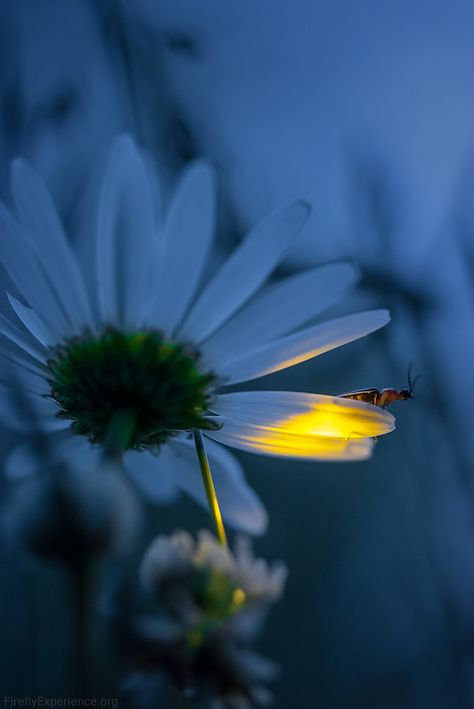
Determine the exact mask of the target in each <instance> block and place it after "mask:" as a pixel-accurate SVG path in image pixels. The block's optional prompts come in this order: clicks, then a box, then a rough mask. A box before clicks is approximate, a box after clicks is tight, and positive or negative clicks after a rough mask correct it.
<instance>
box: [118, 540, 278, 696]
mask: <svg viewBox="0 0 474 709" xmlns="http://www.w3.org/2000/svg"><path fill="white" fill-rule="evenodd" d="M286 573H287V572H286V567H285V565H284V564H282V563H281V562H276V563H273V564H269V563H267V561H265V560H264V559H257V558H255V557H254V555H253V551H252V547H251V544H250V541H249V539H247V538H243V537H241V538H239V539H238V541H237V546H236V550H235V552H232V551H231V550H230V549H229V548H228V547H225V546H223V545H222V544H221V543H220V542H219V541H218V540H217V539H216V538H215V537H214V536H213V535H211V534H210V533H209V532H208V531H206V530H202V531H201V532H199V533H198V535H197V539H194V538H193V537H192V536H191V535H190V534H188V533H187V532H182V531H177V532H174V533H173V534H171V535H170V536H159V537H157V538H156V539H155V540H154V541H153V542H152V543H151V545H150V546H149V548H148V550H147V551H146V553H145V556H144V558H143V561H142V564H141V566H140V577H141V581H142V584H143V585H144V587H145V589H146V590H147V591H148V592H149V593H150V594H151V596H152V599H153V600H154V601H155V604H156V607H154V606H153V605H151V604H150V603H148V604H147V609H148V610H147V615H142V616H140V617H138V618H137V620H136V621H135V622H134V623H133V626H132V636H134V639H135V645H136V647H137V649H138V650H139V652H138V653H137V667H136V669H137V670H138V671H141V673H142V674H141V675H140V674H138V673H136V674H135V678H134V679H135V682H134V684H135V689H136V690H138V692H140V689H142V690H143V688H144V686H145V685H146V678H147V676H148V679H149V680H150V679H151V678H152V677H155V678H157V677H160V676H163V677H164V678H166V679H167V680H168V682H170V684H171V686H174V688H175V689H176V690H177V691H179V692H182V693H187V692H189V691H192V692H193V695H192V696H193V698H194V699H195V700H196V703H197V704H199V699H202V698H204V697H208V698H212V699H213V700H214V704H213V706H222V707H233V706H236V707H249V708H250V707H251V706H260V705H266V704H267V703H268V701H269V699H270V697H271V695H270V694H269V692H268V690H267V689H266V684H267V683H268V682H270V681H272V680H273V679H274V678H275V675H276V671H277V668H276V666H275V665H274V664H273V663H271V662H269V661H268V660H266V658H263V657H260V656H259V655H256V654H255V653H254V652H253V651H252V649H251V645H252V643H253V642H254V641H255V639H256V638H257V636H258V633H259V632H260V630H261V628H262V625H263V622H264V620H265V618H266V615H267V613H268V611H269V610H270V608H271V607H272V605H273V604H274V603H275V602H276V601H277V600H279V599H280V597H281V596H282V594H283V590H284V585H285V581H286ZM129 686H130V685H129ZM130 688H131V689H132V687H130Z"/></svg>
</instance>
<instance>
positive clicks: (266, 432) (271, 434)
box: [235, 427, 373, 460]
mask: <svg viewBox="0 0 474 709" xmlns="http://www.w3.org/2000/svg"><path fill="white" fill-rule="evenodd" d="M237 441H238V443H240V446H241V447H243V448H246V449H247V450H251V451H253V452H255V453H266V454H268V455H275V456H282V457H285V458H305V459H314V458H320V459H324V460H350V459H360V458H366V457H368V456H369V455H370V452H371V450H372V446H373V442H372V440H371V439H357V440H353V441H346V440H344V439H343V438H332V437H329V436H315V435H306V436H302V435H295V434H293V433H285V432H283V431H281V430H280V431H276V430H274V429H273V430H272V429H266V428H264V427H261V430H260V431H259V432H258V435H255V434H253V435H248V434H240V435H239V436H238V437H236V439H235V442H237Z"/></svg>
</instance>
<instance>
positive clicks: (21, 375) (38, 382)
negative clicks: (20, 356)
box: [0, 351, 51, 396]
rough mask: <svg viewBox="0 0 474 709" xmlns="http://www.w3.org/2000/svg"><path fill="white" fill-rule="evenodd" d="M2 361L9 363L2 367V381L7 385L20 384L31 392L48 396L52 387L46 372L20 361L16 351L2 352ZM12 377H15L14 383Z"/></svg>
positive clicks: (0, 378) (2, 362)
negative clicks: (11, 363)
mask: <svg viewBox="0 0 474 709" xmlns="http://www.w3.org/2000/svg"><path fill="white" fill-rule="evenodd" d="M5 360H9V362H13V363H14V366H11V365H10V364H9V363H8V362H5ZM0 363H1V364H2V365H5V364H7V365H8V366H6V367H5V366H2V367H1V369H0V381H1V382H3V384H5V386H15V385H16V384H18V385H19V386H21V388H22V389H24V390H25V391H27V392H28V393H29V394H36V395H37V396H47V395H48V394H49V393H50V391H51V389H50V386H49V384H48V382H47V381H46V377H45V373H44V372H41V371H39V372H38V371H35V370H34V369H32V368H30V367H28V363H27V362H23V361H21V360H20V362H18V360H17V358H16V357H15V354H14V353H12V354H10V353H7V352H5V351H2V352H0ZM12 378H14V381H13V384H12Z"/></svg>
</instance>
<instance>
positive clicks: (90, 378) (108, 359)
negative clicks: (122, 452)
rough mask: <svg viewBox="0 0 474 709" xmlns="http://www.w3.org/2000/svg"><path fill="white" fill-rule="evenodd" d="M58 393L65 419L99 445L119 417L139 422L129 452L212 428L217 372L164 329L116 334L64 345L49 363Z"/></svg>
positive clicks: (53, 390)
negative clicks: (212, 395)
mask: <svg viewBox="0 0 474 709" xmlns="http://www.w3.org/2000/svg"><path fill="white" fill-rule="evenodd" d="M48 366H49V369H50V372H51V379H50V384H51V395H52V397H53V398H54V400H55V401H56V402H57V403H58V404H59V405H60V407H61V411H60V413H59V415H60V416H62V417H65V418H68V419H71V421H72V428H73V430H74V431H76V432H77V433H80V434H82V435H84V436H87V438H88V439H89V440H90V441H92V442H93V443H97V442H102V441H104V440H105V438H106V435H107V432H108V431H109V429H110V426H111V425H112V422H113V421H114V420H115V419H116V416H117V414H120V413H124V412H126V413H127V414H128V415H129V416H130V417H131V420H133V430H132V432H131V435H130V440H129V443H128V448H131V449H135V450H138V449H144V448H157V447H159V446H161V445H162V444H163V443H164V442H165V441H166V440H167V439H168V438H169V437H170V436H172V435H173V434H175V433H177V432H178V431H189V430H191V429H194V428H211V427H212V424H211V423H209V422H208V421H207V420H206V419H205V418H204V415H205V413H206V411H207V409H208V406H209V402H210V396H209V390H210V387H211V385H212V383H213V381H214V378H213V376H212V374H210V373H202V372H201V371H199V368H198V355H197V354H196V353H193V352H190V351H189V350H188V349H187V348H186V347H185V346H184V345H181V344H178V343H176V342H170V341H168V340H165V339H164V337H163V335H162V334H161V333H159V332H154V331H147V332H137V333H133V334H125V333H122V332H118V331H117V330H113V329H109V330H107V331H106V332H104V334H103V335H101V336H99V337H82V338H78V339H74V340H71V341H70V342H68V343H67V344H66V345H64V346H61V347H58V348H57V349H56V350H55V352H54V354H53V357H52V359H51V360H50V361H49V363H48Z"/></svg>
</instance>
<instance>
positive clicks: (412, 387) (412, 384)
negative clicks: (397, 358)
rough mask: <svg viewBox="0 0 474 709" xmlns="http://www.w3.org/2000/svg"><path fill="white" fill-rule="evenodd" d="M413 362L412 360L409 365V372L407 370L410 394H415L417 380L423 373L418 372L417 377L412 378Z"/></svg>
mask: <svg viewBox="0 0 474 709" xmlns="http://www.w3.org/2000/svg"><path fill="white" fill-rule="evenodd" d="M412 366H413V362H410V365H409V367H408V372H407V379H408V391H409V392H410V394H413V392H414V391H415V387H416V384H417V382H418V381H419V380H420V379H421V377H422V376H423V374H417V375H416V377H415V378H414V379H413V380H412V378H411V370H412Z"/></svg>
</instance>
